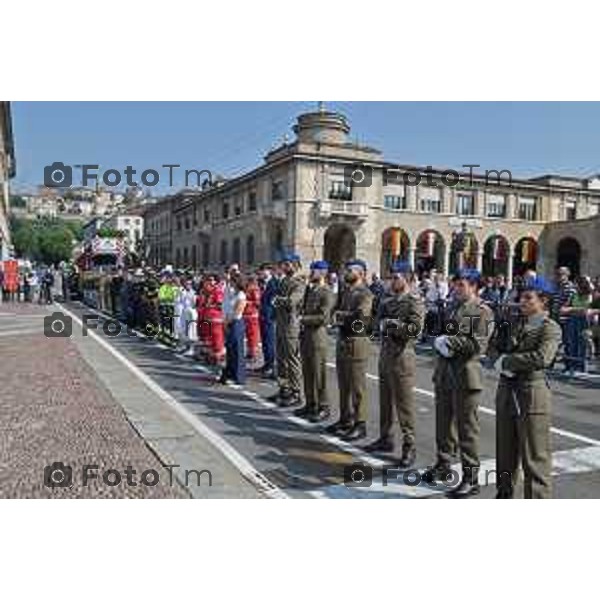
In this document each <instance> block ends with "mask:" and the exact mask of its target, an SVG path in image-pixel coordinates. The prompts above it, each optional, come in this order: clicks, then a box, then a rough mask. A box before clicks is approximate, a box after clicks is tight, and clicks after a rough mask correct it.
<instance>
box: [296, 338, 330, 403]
mask: <svg viewBox="0 0 600 600" xmlns="http://www.w3.org/2000/svg"><path fill="white" fill-rule="evenodd" d="M300 353H301V356H302V377H303V379H304V398H305V400H306V407H307V408H308V409H309V410H313V411H317V410H319V409H320V408H323V407H326V406H328V405H329V398H328V393H327V346H326V345H322V344H319V343H314V341H313V340H310V339H301V340H300Z"/></svg>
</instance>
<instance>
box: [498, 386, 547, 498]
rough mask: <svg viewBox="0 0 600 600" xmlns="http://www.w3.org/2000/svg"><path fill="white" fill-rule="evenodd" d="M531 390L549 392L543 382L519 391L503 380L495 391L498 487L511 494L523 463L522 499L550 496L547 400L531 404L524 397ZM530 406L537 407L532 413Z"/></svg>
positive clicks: (541, 392)
mask: <svg viewBox="0 0 600 600" xmlns="http://www.w3.org/2000/svg"><path fill="white" fill-rule="evenodd" d="M533 393H535V394H538V395H540V394H548V395H549V394H550V391H549V390H548V389H547V387H546V386H545V384H542V385H540V386H538V387H536V388H535V389H532V388H529V389H525V390H518V388H515V387H513V385H511V384H510V383H509V382H506V381H503V380H501V381H500V383H499V385H498V391H497V393H496V478H497V486H498V487H499V488H500V487H501V488H503V489H504V490H506V491H509V493H510V494H512V493H513V491H514V486H515V485H516V483H517V480H518V475H519V465H522V466H523V473H524V493H525V498H551V497H552V454H551V448H550V421H551V417H550V410H549V402H548V403H544V402H537V403H536V404H533V403H532V402H530V401H528V399H527V395H529V394H533ZM538 400H539V397H538ZM544 404H545V405H546V406H545V407H544ZM532 406H536V408H534V409H533V410H534V411H536V412H532V408H531V407H532ZM517 407H518V408H517ZM542 407H543V408H542ZM537 411H539V412H537Z"/></svg>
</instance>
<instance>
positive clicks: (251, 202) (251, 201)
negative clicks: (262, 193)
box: [248, 190, 256, 212]
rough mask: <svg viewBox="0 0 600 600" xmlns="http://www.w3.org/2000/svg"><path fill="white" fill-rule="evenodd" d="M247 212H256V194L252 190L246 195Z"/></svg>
mask: <svg viewBox="0 0 600 600" xmlns="http://www.w3.org/2000/svg"><path fill="white" fill-rule="evenodd" d="M248 211H249V212H255V211H256V192H255V191H254V190H252V191H251V192H250V193H249V194H248Z"/></svg>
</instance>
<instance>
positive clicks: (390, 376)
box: [378, 293, 425, 450]
mask: <svg viewBox="0 0 600 600" xmlns="http://www.w3.org/2000/svg"><path fill="white" fill-rule="evenodd" d="M424 313H425V308H424V305H423V302H422V301H421V299H420V298H418V297H417V296H415V295H413V294H410V293H406V294H390V295H386V296H385V297H384V298H383V300H382V301H381V305H380V307H379V311H378V318H379V321H380V324H381V333H382V341H381V352H380V354H379V421H380V439H381V440H391V430H392V424H393V419H394V407H395V410H396V414H397V416H398V424H399V425H400V431H401V433H402V440H403V447H404V450H408V449H412V448H414V445H415V421H416V415H415V413H416V410H415V391H414V387H415V379H416V370H417V367H416V355H415V339H416V336H417V335H418V333H419V332H420V331H421V330H422V327H423V318H424ZM390 320H391V321H390Z"/></svg>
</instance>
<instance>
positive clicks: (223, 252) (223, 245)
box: [221, 240, 227, 265]
mask: <svg viewBox="0 0 600 600" xmlns="http://www.w3.org/2000/svg"><path fill="white" fill-rule="evenodd" d="M221 264H222V265H226V264H227V240H221Z"/></svg>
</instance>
